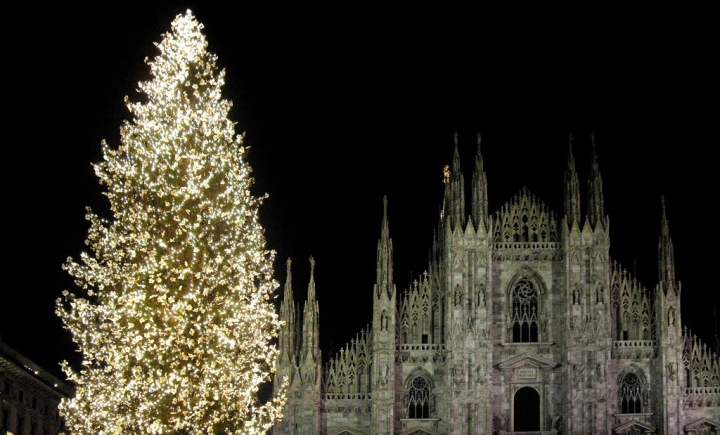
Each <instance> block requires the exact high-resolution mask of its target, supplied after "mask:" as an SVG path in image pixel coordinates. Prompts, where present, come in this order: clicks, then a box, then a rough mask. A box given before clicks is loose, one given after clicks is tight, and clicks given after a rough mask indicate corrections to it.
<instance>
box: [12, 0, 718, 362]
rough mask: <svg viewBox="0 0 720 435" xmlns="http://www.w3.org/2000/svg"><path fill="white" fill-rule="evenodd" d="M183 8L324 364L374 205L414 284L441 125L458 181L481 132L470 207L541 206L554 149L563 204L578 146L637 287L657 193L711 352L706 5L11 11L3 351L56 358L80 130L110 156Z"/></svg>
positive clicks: (711, 48)
mask: <svg viewBox="0 0 720 435" xmlns="http://www.w3.org/2000/svg"><path fill="white" fill-rule="evenodd" d="M28 7H30V6H28ZM33 7H35V6H33ZM22 8H23V7H20V9H22ZM188 8H190V9H192V11H193V13H194V14H195V16H196V18H197V19H198V20H199V21H200V22H201V23H203V24H204V25H205V34H206V36H207V38H208V42H209V51H211V52H213V53H215V54H217V55H218V58H219V65H220V66H221V67H222V68H225V69H226V72H227V84H226V86H225V87H224V96H225V98H227V99H229V100H232V101H233V103H234V107H233V110H232V111H231V118H232V119H233V120H234V121H237V130H238V132H242V131H244V132H245V133H246V141H245V143H246V144H247V145H249V146H250V147H251V148H250V154H249V157H248V158H249V161H250V164H251V166H252V167H253V169H254V176H255V179H256V186H255V187H256V193H257V194H262V193H268V194H269V198H268V199H267V200H266V201H265V203H264V204H263V206H262V208H261V222H262V224H263V226H264V227H265V229H266V231H267V234H266V235H267V242H268V247H269V248H271V249H275V250H276V251H277V257H276V259H277V261H276V265H277V267H276V272H277V276H276V278H277V279H278V281H279V282H280V284H281V285H280V289H281V288H282V283H283V282H284V279H285V261H286V259H287V258H288V257H290V258H292V260H293V283H294V292H295V296H296V300H297V301H298V302H302V301H304V298H305V295H306V293H307V282H308V277H309V269H310V267H309V262H308V259H309V257H310V256H313V257H314V258H315V260H316V267H315V281H316V285H317V297H318V300H319V305H320V333H321V343H322V346H323V357H324V358H325V359H327V358H328V357H329V356H331V354H332V353H334V352H335V351H337V350H338V349H339V348H340V347H344V346H345V344H346V343H347V342H349V340H350V339H351V338H353V337H355V336H356V334H358V333H359V332H360V330H361V329H363V328H365V327H366V326H367V324H368V322H370V320H371V302H372V288H373V284H374V281H375V255H376V252H375V251H376V246H377V241H378V238H379V236H380V224H381V219H382V211H383V203H382V198H383V196H385V195H387V197H388V201H389V203H388V214H389V222H390V236H391V238H392V240H393V246H394V252H395V256H394V260H395V282H396V285H397V288H398V291H399V292H402V291H404V290H405V289H406V288H407V284H408V283H409V282H410V281H411V280H412V279H415V278H416V277H417V276H419V275H420V274H421V273H422V272H423V271H424V269H425V267H426V265H427V258H428V254H429V249H430V246H431V241H432V237H433V230H434V228H435V226H436V224H437V221H438V215H439V208H440V205H441V200H442V197H441V195H442V187H443V185H442V182H441V180H442V168H443V166H444V165H446V164H450V163H451V159H452V153H453V147H454V144H453V134H454V132H456V131H457V132H458V137H459V151H460V156H461V159H462V162H463V168H464V174H465V182H466V186H467V187H468V188H469V186H470V177H471V174H472V168H473V160H474V157H475V150H476V148H477V145H476V135H477V133H478V132H480V133H481V134H482V150H483V156H484V161H485V171H486V173H487V177H488V194H489V202H490V207H489V209H490V211H491V213H492V214H494V213H495V211H497V210H498V209H499V208H500V207H501V206H502V205H504V204H505V203H506V202H508V201H509V200H511V198H512V196H513V195H515V194H516V193H518V192H519V190H520V189H521V188H523V187H527V188H528V189H529V190H530V191H531V192H532V193H533V194H535V195H537V196H538V197H539V199H540V200H541V201H543V202H544V203H545V204H546V205H547V206H548V207H549V208H550V209H552V210H554V211H556V213H558V214H559V215H562V213H563V209H562V199H563V189H564V171H565V166H566V162H567V157H568V148H569V145H568V135H569V134H570V133H572V135H573V137H574V142H573V152H574V155H575V160H576V163H577V169H578V173H579V177H580V182H581V189H582V190H581V192H582V194H583V197H582V199H583V207H584V206H585V204H586V189H587V187H586V180H587V174H588V169H589V167H590V154H591V141H590V135H591V133H594V134H595V151H596V154H597V156H598V160H599V165H600V171H601V174H602V178H603V183H604V185H603V187H604V197H605V211H606V214H607V215H609V218H610V238H611V256H612V258H613V260H617V261H618V262H619V263H620V264H621V265H622V266H623V267H624V268H626V269H628V271H630V272H633V273H634V275H635V276H637V277H638V278H639V280H640V282H641V283H642V284H643V285H644V286H645V287H647V288H648V289H653V288H654V286H655V284H656V282H657V252H658V237H659V234H660V219H661V198H662V197H663V196H664V198H665V204H666V210H667V216H668V219H669V222H670V235H671V237H672V240H673V243H674V248H675V259H676V277H677V279H678V280H679V281H681V283H682V304H683V306H682V308H683V310H682V321H683V323H684V324H686V325H689V326H690V327H691V329H692V330H693V332H695V333H697V334H698V335H700V336H701V337H702V338H703V339H704V341H705V342H706V343H707V344H712V343H714V340H715V338H714V331H713V329H714V328H715V325H716V324H717V322H715V321H714V320H713V315H714V314H713V309H715V310H717V307H718V299H719V298H718V293H719V292H720V290H718V286H717V283H716V282H715V280H716V277H715V276H714V273H713V271H714V270H716V269H717V263H716V261H715V259H714V255H713V254H712V252H714V250H715V241H716V239H717V236H716V234H717V230H715V227H716V226H717V224H716V220H717V219H716V216H717V212H716V211H715V210H716V205H715V204H714V203H715V201H714V200H713V197H714V195H715V194H716V192H715V188H716V187H717V181H716V180H717V179H716V173H717V165H716V164H715V163H714V160H715V157H714V156H715V153H716V150H715V148H717V136H716V130H717V127H718V119H719V118H718V113H717V107H716V106H717V104H716V102H717V100H718V96H719V95H718V85H717V77H719V76H720V74H718V73H719V71H718V67H717V65H716V62H715V58H716V57H717V46H716V44H715V43H713V42H711V41H713V40H714V39H713V38H711V37H710V28H711V27H709V26H706V25H704V23H703V22H702V21H703V17H704V16H708V14H707V13H704V12H703V11H684V10H672V11H670V10H668V11H662V10H659V11H654V12H649V11H642V12H641V11H637V13H634V12H633V11H628V10H624V11H623V14H622V17H618V16H615V15H613V14H612V11H592V13H589V12H584V11H583V12H581V11H552V10H544V11H525V12H524V14H518V13H517V11H514V12H513V15H507V14H497V13H491V11H482V10H475V11H462V10H455V11H449V10H448V11H445V10H438V9H432V10H430V9H428V10H421V9H418V10H408V9H406V10H400V9H397V10H393V9H392V8H388V7H387V6H383V8H382V9H371V8H370V7H369V6H364V5H363V6H359V5H358V6H353V5H347V6H344V7H337V6H334V7H333V8H331V9H324V8H323V9H320V8H317V9H313V8H312V7H311V6H307V5H303V6H302V7H300V6H294V7H293V9H287V10H279V9H280V7H279V6H273V7H267V8H265V7H246V6H243V5H240V4H235V5H233V6H232V7H231V8H228V7H223V6H220V3H219V2H212V1H203V2H199V3H198V4H197V5H193V4H191V3H180V2H175V3H172V2H167V3H166V4H165V5H163V6H157V5H147V4H146V5H143V6H139V7H136V6H134V5H133V4H132V3H128V2H123V3H122V4H117V5H114V3H109V4H103V5H102V7H98V6H94V7H92V8H89V9H86V8H82V7H80V6H76V5H66V4H62V5H60V4H52V5H49V6H43V9H42V10H24V11H23V10H21V11H20V13H18V14H17V15H16V16H15V17H17V19H18V20H19V21H20V23H19V24H20V26H19V27H18V28H20V29H21V30H19V31H17V33H15V34H14V35H12V38H6V40H7V41H12V42H8V45H10V46H9V52H8V53H7V54H6V61H5V62H6V63H5V65H6V74H5V76H6V79H5V87H4V88H5V95H6V110H5V111H4V119H5V122H4V125H5V132H6V134H5V143H6V145H7V148H6V153H5V155H6V163H8V164H7V165H6V169H5V171H4V175H3V177H4V179H5V180H6V181H5V186H6V193H7V194H8V195H9V198H7V201H6V207H5V221H4V222H5V227H6V231H7V233H8V234H7V238H6V240H7V241H8V243H7V244H6V252H5V258H7V259H9V264H8V263H6V265H7V266H8V267H6V268H5V270H6V283H5V285H4V289H3V291H2V293H0V313H2V314H1V315H0V333H2V338H3V341H4V342H5V343H7V344H8V345H10V346H11V347H13V348H15V349H16V350H18V351H20V352H21V353H23V354H24V355H25V356H27V357H29V358H30V359H32V360H34V361H36V362H37V363H39V364H40V365H41V366H43V367H44V368H46V369H48V370H50V371H51V372H54V373H57V374H58V375H59V376H61V375H60V371H59V362H60V361H61V360H64V359H67V360H70V361H76V360H77V358H78V354H77V353H76V352H75V351H74V347H73V345H72V342H71V340H70V337H69V335H68V334H67V333H66V332H65V331H64V330H63V328H62V325H61V322H60V319H59V318H58V317H57V316H56V315H55V313H54V306H55V305H54V301H55V299H56V298H58V297H59V296H60V295H61V292H62V291H63V290H64V289H68V290H75V288H74V285H73V283H72V281H71V279H70V277H69V275H67V273H66V272H64V271H63V270H62V268H61V265H62V264H63V263H64V262H65V259H66V258H67V257H68V256H71V257H74V258H78V257H79V254H80V252H81V251H82V250H84V249H85V245H84V240H85V236H86V234H87V229H88V223H87V221H86V220H85V219H84V215H85V206H92V207H93V209H96V210H102V209H103V207H106V202H105V198H104V197H103V196H102V192H103V190H102V188H101V186H100V185H99V183H98V180H97V178H96V177H95V175H94V173H93V172H92V168H91V163H93V162H96V161H98V160H99V159H100V158H101V154H100V142H101V140H102V139H107V140H108V142H109V143H110V144H111V145H113V146H117V145H119V144H120V138H119V127H120V124H121V121H122V120H123V119H126V118H128V112H127V110H126V108H125V105H124V103H123V98H124V97H125V96H126V95H128V96H129V97H130V98H131V99H133V98H135V96H136V95H137V94H136V92H135V90H136V88H137V86H136V85H137V82H138V81H141V80H147V79H149V68H148V67H147V65H146V64H145V63H144V61H143V60H144V58H146V57H148V56H149V57H154V56H155V54H156V51H155V47H154V45H153V43H154V42H159V41H160V40H161V34H162V33H164V32H166V31H168V30H169V29H170V23H171V21H172V20H173V18H174V17H175V16H176V15H178V14H181V13H184V12H185V11H186V10H187V9H188ZM561 12H562V13H561ZM567 14H569V17H568V16H567ZM697 18H700V19H697ZM12 19H13V20H15V18H14V17H13V18H12ZM8 93H9V95H8ZM711 195H712V196H711ZM468 204H469V202H468ZM468 207H469V205H468ZM468 212H469V208H468ZM6 261H7V260H6ZM280 289H279V292H278V294H279V295H281V293H280ZM279 297H281V296H279Z"/></svg>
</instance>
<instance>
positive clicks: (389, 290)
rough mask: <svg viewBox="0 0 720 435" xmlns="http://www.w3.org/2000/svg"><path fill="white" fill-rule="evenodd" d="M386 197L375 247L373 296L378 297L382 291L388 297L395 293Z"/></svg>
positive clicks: (385, 197)
mask: <svg viewBox="0 0 720 435" xmlns="http://www.w3.org/2000/svg"><path fill="white" fill-rule="evenodd" d="M387 206H388V199H387V196H384V197H383V220H382V228H381V230H380V240H379V241H378V247H377V267H376V273H377V280H376V283H375V297H380V296H381V295H382V293H383V292H385V293H386V294H387V296H388V297H392V296H393V295H394V294H395V284H393V259H392V239H390V226H389V224H388V216H387Z"/></svg>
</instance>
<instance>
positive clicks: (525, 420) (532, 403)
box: [513, 387, 540, 432]
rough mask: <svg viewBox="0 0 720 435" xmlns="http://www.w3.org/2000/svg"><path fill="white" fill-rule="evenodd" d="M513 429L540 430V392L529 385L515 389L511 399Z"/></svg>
mask: <svg viewBox="0 0 720 435" xmlns="http://www.w3.org/2000/svg"><path fill="white" fill-rule="evenodd" d="M513 414H514V418H513V431H515V432H526V431H537V430H540V394H538V392H537V391H535V389H534V388H531V387H523V388H520V389H519V390H517V392H516V393H515V398H514V399H513Z"/></svg>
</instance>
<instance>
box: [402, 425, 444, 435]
mask: <svg viewBox="0 0 720 435" xmlns="http://www.w3.org/2000/svg"><path fill="white" fill-rule="evenodd" d="M400 435H437V434H436V433H435V432H434V431H432V430H430V429H426V428H422V427H413V428H410V429H407V430H404V431H402V432H400Z"/></svg>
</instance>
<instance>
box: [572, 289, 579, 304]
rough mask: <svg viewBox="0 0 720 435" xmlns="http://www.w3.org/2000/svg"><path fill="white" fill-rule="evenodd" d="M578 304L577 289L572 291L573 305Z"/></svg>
mask: <svg viewBox="0 0 720 435" xmlns="http://www.w3.org/2000/svg"><path fill="white" fill-rule="evenodd" d="M579 303H580V293H579V292H578V289H577V287H575V289H574V290H573V305H577V304H579Z"/></svg>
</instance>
